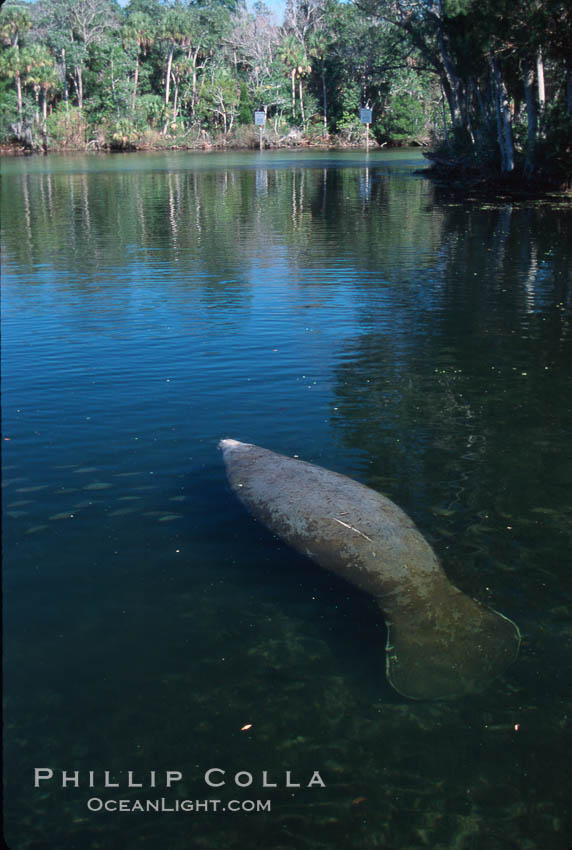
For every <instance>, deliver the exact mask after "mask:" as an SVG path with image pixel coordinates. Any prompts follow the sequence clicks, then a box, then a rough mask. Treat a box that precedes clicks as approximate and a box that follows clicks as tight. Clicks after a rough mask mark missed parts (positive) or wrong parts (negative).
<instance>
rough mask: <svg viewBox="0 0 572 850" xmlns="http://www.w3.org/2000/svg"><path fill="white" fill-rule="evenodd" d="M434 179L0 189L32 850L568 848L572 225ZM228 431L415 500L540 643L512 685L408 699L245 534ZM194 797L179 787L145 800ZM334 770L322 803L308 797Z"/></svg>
mask: <svg viewBox="0 0 572 850" xmlns="http://www.w3.org/2000/svg"><path fill="white" fill-rule="evenodd" d="M422 167H423V160H422V158H421V157H420V156H419V155H418V154H417V153H415V152H411V151H405V152H399V153H386V152H374V153H370V154H369V156H368V157H367V158H366V155H365V153H364V154H363V155H362V154H360V153H359V152H351V153H345V154H334V153H323V152H321V153H308V154H306V153H304V154H300V153H299V152H296V153H288V154H285V153H282V152H280V153H275V154H274V153H269V154H206V155H189V154H182V153H174V154H164V155H158V154H153V155H133V156H128V155H125V156H123V155H118V156H93V157H84V156H73V157H55V156H53V157H31V158H26V159H14V160H4V161H3V163H2V226H3V236H2V245H3V271H2V290H3V299H2V321H3V435H2V436H3V441H2V447H3V461H4V467H3V468H4V472H3V476H4V478H3V510H4V534H3V548H4V569H3V578H4V691H5V714H4V717H5V729H4V732H5V778H6V797H5V819H6V836H7V840H8V843H9V845H10V846H11V847H12V848H18V850H41V849H42V848H54V850H55V848H58V850H72V848H74V850H75V848H78V850H80V848H81V850H96V848H110V850H114V848H116V847H117V848H122V850H132V848H133V849H134V848H156V847H159V846H161V847H165V848H167V850H179V848H181V850H182V848H185V850H186V848H189V847H192V848H195V847H196V848H204V847H206V848H219V847H224V848H233V850H234V848H236V850H239V848H240V850H242V848H245V847H264V848H265V850H266V848H273V850H274V848H275V850H286V848H288V850H290V848H292V850H298V848H301V847H316V848H324V847H325V848H332V850H334V849H335V848H344V850H353V848H356V850H357V848H359V849H360V850H361V848H364V850H365V848H367V850H370V848H386V850H421V848H425V847H431V848H435V849H436V850H445V848H447V850H449V848H453V847H454V848H458V850H496V848H499V850H500V848H503V850H504V848H515V850H516V848H518V850H535V848H539V849H540V848H542V850H567V848H568V847H569V846H571V845H572V817H571V814H570V813H571V811H572V807H571V805H570V792H569V789H570V787H571V776H570V767H569V757H568V751H569V749H570V747H569V745H570V743H571V740H570V738H571V734H570V726H569V722H568V718H569V716H570V714H571V712H572V677H571V657H572V628H571V626H570V611H571V604H572V595H571V584H570V569H569V568H570V554H569V553H570V529H571V526H570V520H571V518H572V503H571V502H570V481H571V478H572V475H571V473H572V451H571V448H570V446H571V440H570V437H571V433H570V430H571V428H570V426H571V421H572V420H571V416H570V414H571V412H572V402H571V398H572V396H571V372H572V368H571V367H572V356H571V354H572V343H571V340H572V333H571V330H572V328H571V301H572V299H571V292H570V262H571V253H570V244H571V238H572V233H571V218H572V216H571V211H570V208H569V205H568V204H566V203H565V202H564V201H563V200H561V199H553V200H551V201H543V202H534V201H530V202H521V203H513V202H508V201H506V202H495V203H492V202H487V203H485V202H483V201H479V200H478V199H475V198H470V197H467V198H465V199H462V200H459V199H458V198H455V197H452V196H448V195H447V194H446V193H441V192H440V190H436V189H435V188H434V187H433V186H432V185H431V183H430V182H429V181H428V180H427V179H425V177H423V176H422V175H420V174H419V173H417V171H418V169H420V168H422ZM221 437H233V438H236V439H240V440H245V441H249V442H255V443H258V444H260V445H262V446H265V447H267V448H270V449H273V450H275V451H278V452H282V453H285V454H290V455H294V454H296V455H299V456H300V457H301V458H303V459H305V460H309V461H311V462H314V463H318V464H321V465H323V466H326V467H328V468H331V469H334V470H336V471H339V472H343V473H345V474H347V475H349V476H351V477H353V478H356V479H357V480H360V481H362V482H363V483H365V484H367V485H369V486H371V487H373V488H374V489H377V490H379V491H381V492H383V493H385V494H386V495H388V496H389V497H390V498H392V499H393V500H394V501H396V502H397V503H398V504H399V505H400V506H401V507H402V508H404V509H405V510H406V511H407V512H408V513H409V514H410V515H411V516H412V517H413V518H414V519H415V521H416V522H417V524H418V526H419V527H420V529H421V530H422V532H423V533H424V534H425V535H426V537H427V538H428V539H429V540H430V541H431V542H432V544H433V546H434V547H435V549H436V551H437V552H438V554H439V556H440V557H441V559H442V561H443V564H444V567H445V569H446V571H447V573H448V575H449V576H450V577H451V579H452V580H453V581H454V582H455V583H456V584H458V585H459V586H460V587H461V588H462V589H463V590H465V591H466V592H467V593H469V594H471V595H473V596H475V597H476V598H478V599H480V600H482V601H483V602H486V603H488V604H490V605H492V607H494V608H496V609H498V610H500V611H502V612H503V613H505V614H506V615H507V616H509V617H511V618H512V619H514V620H515V621H516V622H517V623H518V624H519V626H520V628H521V631H522V633H523V646H522V650H521V654H520V657H519V660H518V662H517V663H516V664H515V665H514V666H513V667H512V668H510V669H509V670H508V671H507V673H506V675H505V676H504V677H502V678H500V679H499V680H498V681H497V682H496V683H495V684H494V685H493V686H491V687H490V688H489V689H488V690H487V691H486V692H484V693H482V694H478V695H475V696H472V697H466V698H464V699H461V700H457V701H454V702H439V701H436V702H413V701H410V700H407V699H405V698H402V697H400V696H399V695H398V694H397V693H396V692H394V691H393V690H392V689H391V687H390V686H389V684H388V683H387V682H386V680H385V677H384V657H383V655H384V653H383V647H384V645H385V627H384V624H383V619H382V617H381V615H380V613H379V611H378V609H377V608H376V607H375V605H374V604H373V601H372V600H370V599H368V598H367V597H366V596H365V595H362V594H360V593H359V592H357V591H356V590H355V589H353V588H351V587H350V586H348V585H346V584H344V583H343V582H342V581H341V579H338V578H337V577H335V576H331V575H328V574H326V573H323V572H321V571H320V570H319V568H318V567H316V566H314V565H313V564H311V563H310V562H308V561H306V560H305V559H303V558H302V557H300V556H298V555H296V554H294V553H293V552H291V551H290V550H288V549H287V548H286V547H284V546H283V545H282V544H280V542H279V541H277V540H276V539H275V538H273V537H272V535H270V534H269V533H268V532H266V531H265V530H264V529H263V528H262V527H261V526H260V525H258V524H257V523H255V522H254V521H253V520H252V519H251V518H249V517H248V516H247V514H246V512H245V511H244V510H243V509H242V508H241V507H240V505H239V504H238V503H237V502H236V500H235V499H234V497H233V496H232V494H231V492H230V491H229V489H228V486H227V484H226V481H225V477H224V470H223V467H222V462H221V457H220V453H219V452H218V450H217V443H218V441H219V439H220V438H221ZM243 727H248V728H243ZM34 768H50V769H52V770H53V771H54V779H53V781H46V782H43V783H41V784H40V786H39V787H38V788H35V787H34ZM209 768H221V769H224V770H226V771H227V774H226V778H227V779H228V780H229V782H228V783H227V785H226V786H223V787H220V788H216V789H213V788H211V787H209V786H207V785H206V784H205V781H204V772H205V771H206V770H207V769H209ZM75 770H77V771H80V781H79V785H80V787H78V788H75V787H71V786H70V787H66V788H62V787H61V771H68V772H69V771H75ZM166 770H176V771H179V772H180V773H182V774H183V779H182V780H181V781H180V782H178V783H176V784H175V785H174V787H173V788H171V789H166V788H165V787H164V784H163V786H162V787H159V788H155V789H154V788H150V787H148V786H149V781H148V780H149V775H150V772H151V771H155V772H156V774H157V777H159V781H158V783H157V785H158V786H159V785H160V779H161V777H164V774H165V771H166ZM314 770H318V771H319V772H320V775H321V777H322V779H323V781H324V782H325V785H326V787H325V788H322V787H316V786H313V787H311V788H304V787H301V788H300V789H297V788H287V787H284V785H285V782H286V779H285V772H286V771H291V779H292V781H296V782H300V784H301V785H302V786H304V785H306V784H307V783H308V781H309V779H310V777H311V775H312V772H313V771H314ZM89 771H94V772H95V778H94V780H93V786H94V787H92V788H90V787H89V780H88V775H89V774H88V772H89ZM104 771H110V773H111V774H112V775H113V776H114V777H115V778H117V779H118V781H119V782H120V789H114V788H110V789H106V788H104V787H103V786H104ZM128 771H134V772H135V773H136V774H137V777H141V776H143V777H144V778H145V779H144V785H145V787H144V788H143V789H137V788H128V787H127V776H128ZM237 771H247V772H250V773H252V775H253V777H254V779H253V784H252V786H250V787H245V788H237V787H236V786H234V784H232V782H231V779H232V777H233V776H234V774H235V773H236V772H237ZM263 771H267V772H268V774H269V778H270V779H271V780H272V781H275V782H277V784H278V786H279V787H277V788H275V789H274V788H263V787H261V784H262V772H263ZM93 798H97V799H101V800H111V801H112V802H111V804H110V805H113V804H114V803H113V801H116V800H118V799H126V800H130V801H131V802H133V801H134V800H147V799H150V800H155V799H157V798H165V799H166V800H167V802H168V803H169V804H172V802H173V801H174V800H177V799H179V800H182V799H191V800H193V801H199V802H201V801H203V802H204V801H208V800H212V799H215V798H216V799H220V800H221V801H222V802H221V806H223V805H227V804H228V802H229V801H230V800H231V799H238V800H254V801H256V800H259V799H260V800H270V802H271V811H263V812H256V811H254V812H245V811H242V812H238V813H231V812H230V811H226V812H223V811H221V810H219V811H212V810H209V811H202V810H200V807H199V811H198V812H197V811H195V812H194V813H184V812H172V811H166V812H151V813H143V812H105V811H103V812H95V811H90V810H89V808H88V806H87V802H88V800H90V799H93Z"/></svg>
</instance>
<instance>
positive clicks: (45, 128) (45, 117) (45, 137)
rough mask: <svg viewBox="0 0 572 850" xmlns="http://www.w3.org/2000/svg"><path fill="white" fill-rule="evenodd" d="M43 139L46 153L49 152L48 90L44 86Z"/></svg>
mask: <svg viewBox="0 0 572 850" xmlns="http://www.w3.org/2000/svg"><path fill="white" fill-rule="evenodd" d="M42 139H43V144H44V151H46V152H47V150H48V88H47V86H42Z"/></svg>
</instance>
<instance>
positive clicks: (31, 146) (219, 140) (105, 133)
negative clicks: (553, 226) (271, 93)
mask: <svg viewBox="0 0 572 850" xmlns="http://www.w3.org/2000/svg"><path fill="white" fill-rule="evenodd" d="M77 129H78V130H80V131H79V132H75V133H69V134H66V135H62V136H60V138H57V137H55V136H48V137H47V138H46V137H44V138H40V137H32V136H31V134H30V137H29V138H27V139H25V140H24V139H23V138H22V137H19V138H14V139H12V140H11V141H8V142H4V143H3V144H1V145H0V156H26V155H29V154H33V153H45V154H48V153H89V152H97V153H118V152H119V153H128V152H129V153H137V152H146V153H149V152H153V151H155V152H161V151H201V150H204V151H209V150H211V151H216V150H237V151H240V150H278V149H294V148H304V149H307V148H314V149H326V150H347V149H360V148H363V149H365V148H366V137H365V130H364V132H358V131H354V132H351V133H323V132H317V131H314V132H311V131H307V132H303V131H302V130H301V129H300V128H297V127H290V128H288V129H287V130H286V129H285V128H283V127H282V128H276V129H275V128H273V127H268V128H266V129H265V130H264V131H263V133H262V135H261V134H260V132H259V130H258V128H254V127H251V126H238V127H236V128H235V129H233V130H232V131H231V132H229V133H218V134H211V133H209V132H208V131H207V130H204V129H202V130H197V129H193V130H192V131H188V132H178V133H177V132H175V133H173V132H167V133H165V134H163V133H162V132H160V131H158V130H151V129H149V130H147V131H145V132H143V133H134V132H129V131H127V132H122V131H121V129H117V128H116V129H115V130H113V131H110V130H109V128H107V129H103V128H102V129H97V130H96V131H95V132H93V133H92V134H91V137H90V138H88V135H89V134H88V132H87V128H85V127H83V128H77ZM428 145H429V139H425V138H412V139H407V140H399V141H397V140H391V139H387V140H382V141H381V142H378V141H377V140H375V139H374V138H373V137H372V135H371V133H370V137H369V142H368V146H369V148H370V149H372V150H378V149H380V148H400V147H419V148H425V147H427V146H428Z"/></svg>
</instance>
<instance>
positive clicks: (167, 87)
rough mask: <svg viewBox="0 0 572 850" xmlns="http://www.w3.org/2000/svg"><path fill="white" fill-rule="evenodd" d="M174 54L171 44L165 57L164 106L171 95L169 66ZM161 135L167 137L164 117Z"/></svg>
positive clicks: (173, 47)
mask: <svg viewBox="0 0 572 850" xmlns="http://www.w3.org/2000/svg"><path fill="white" fill-rule="evenodd" d="M174 52H175V44H174V43H173V44H171V46H170V48H169V55H168V56H167V72H166V76H165V106H168V105H169V95H170V93H171V66H172V64H173V54H174ZM162 133H163V135H164V136H166V135H167V118H166V117H165V123H164V124H163V130H162Z"/></svg>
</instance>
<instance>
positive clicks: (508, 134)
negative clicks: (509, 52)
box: [490, 56, 514, 174]
mask: <svg viewBox="0 0 572 850" xmlns="http://www.w3.org/2000/svg"><path fill="white" fill-rule="evenodd" d="M490 61H491V69H492V72H493V78H494V82H495V89H496V108H497V129H498V142H499V148H500V152H501V172H502V173H503V174H508V173H510V172H511V171H514V145H513V141H512V123H511V114H510V106H509V102H508V94H507V90H506V86H505V84H504V81H503V78H502V74H501V70H500V66H499V63H498V59H497V58H496V56H495V57H494V58H492V59H491V60H490Z"/></svg>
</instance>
